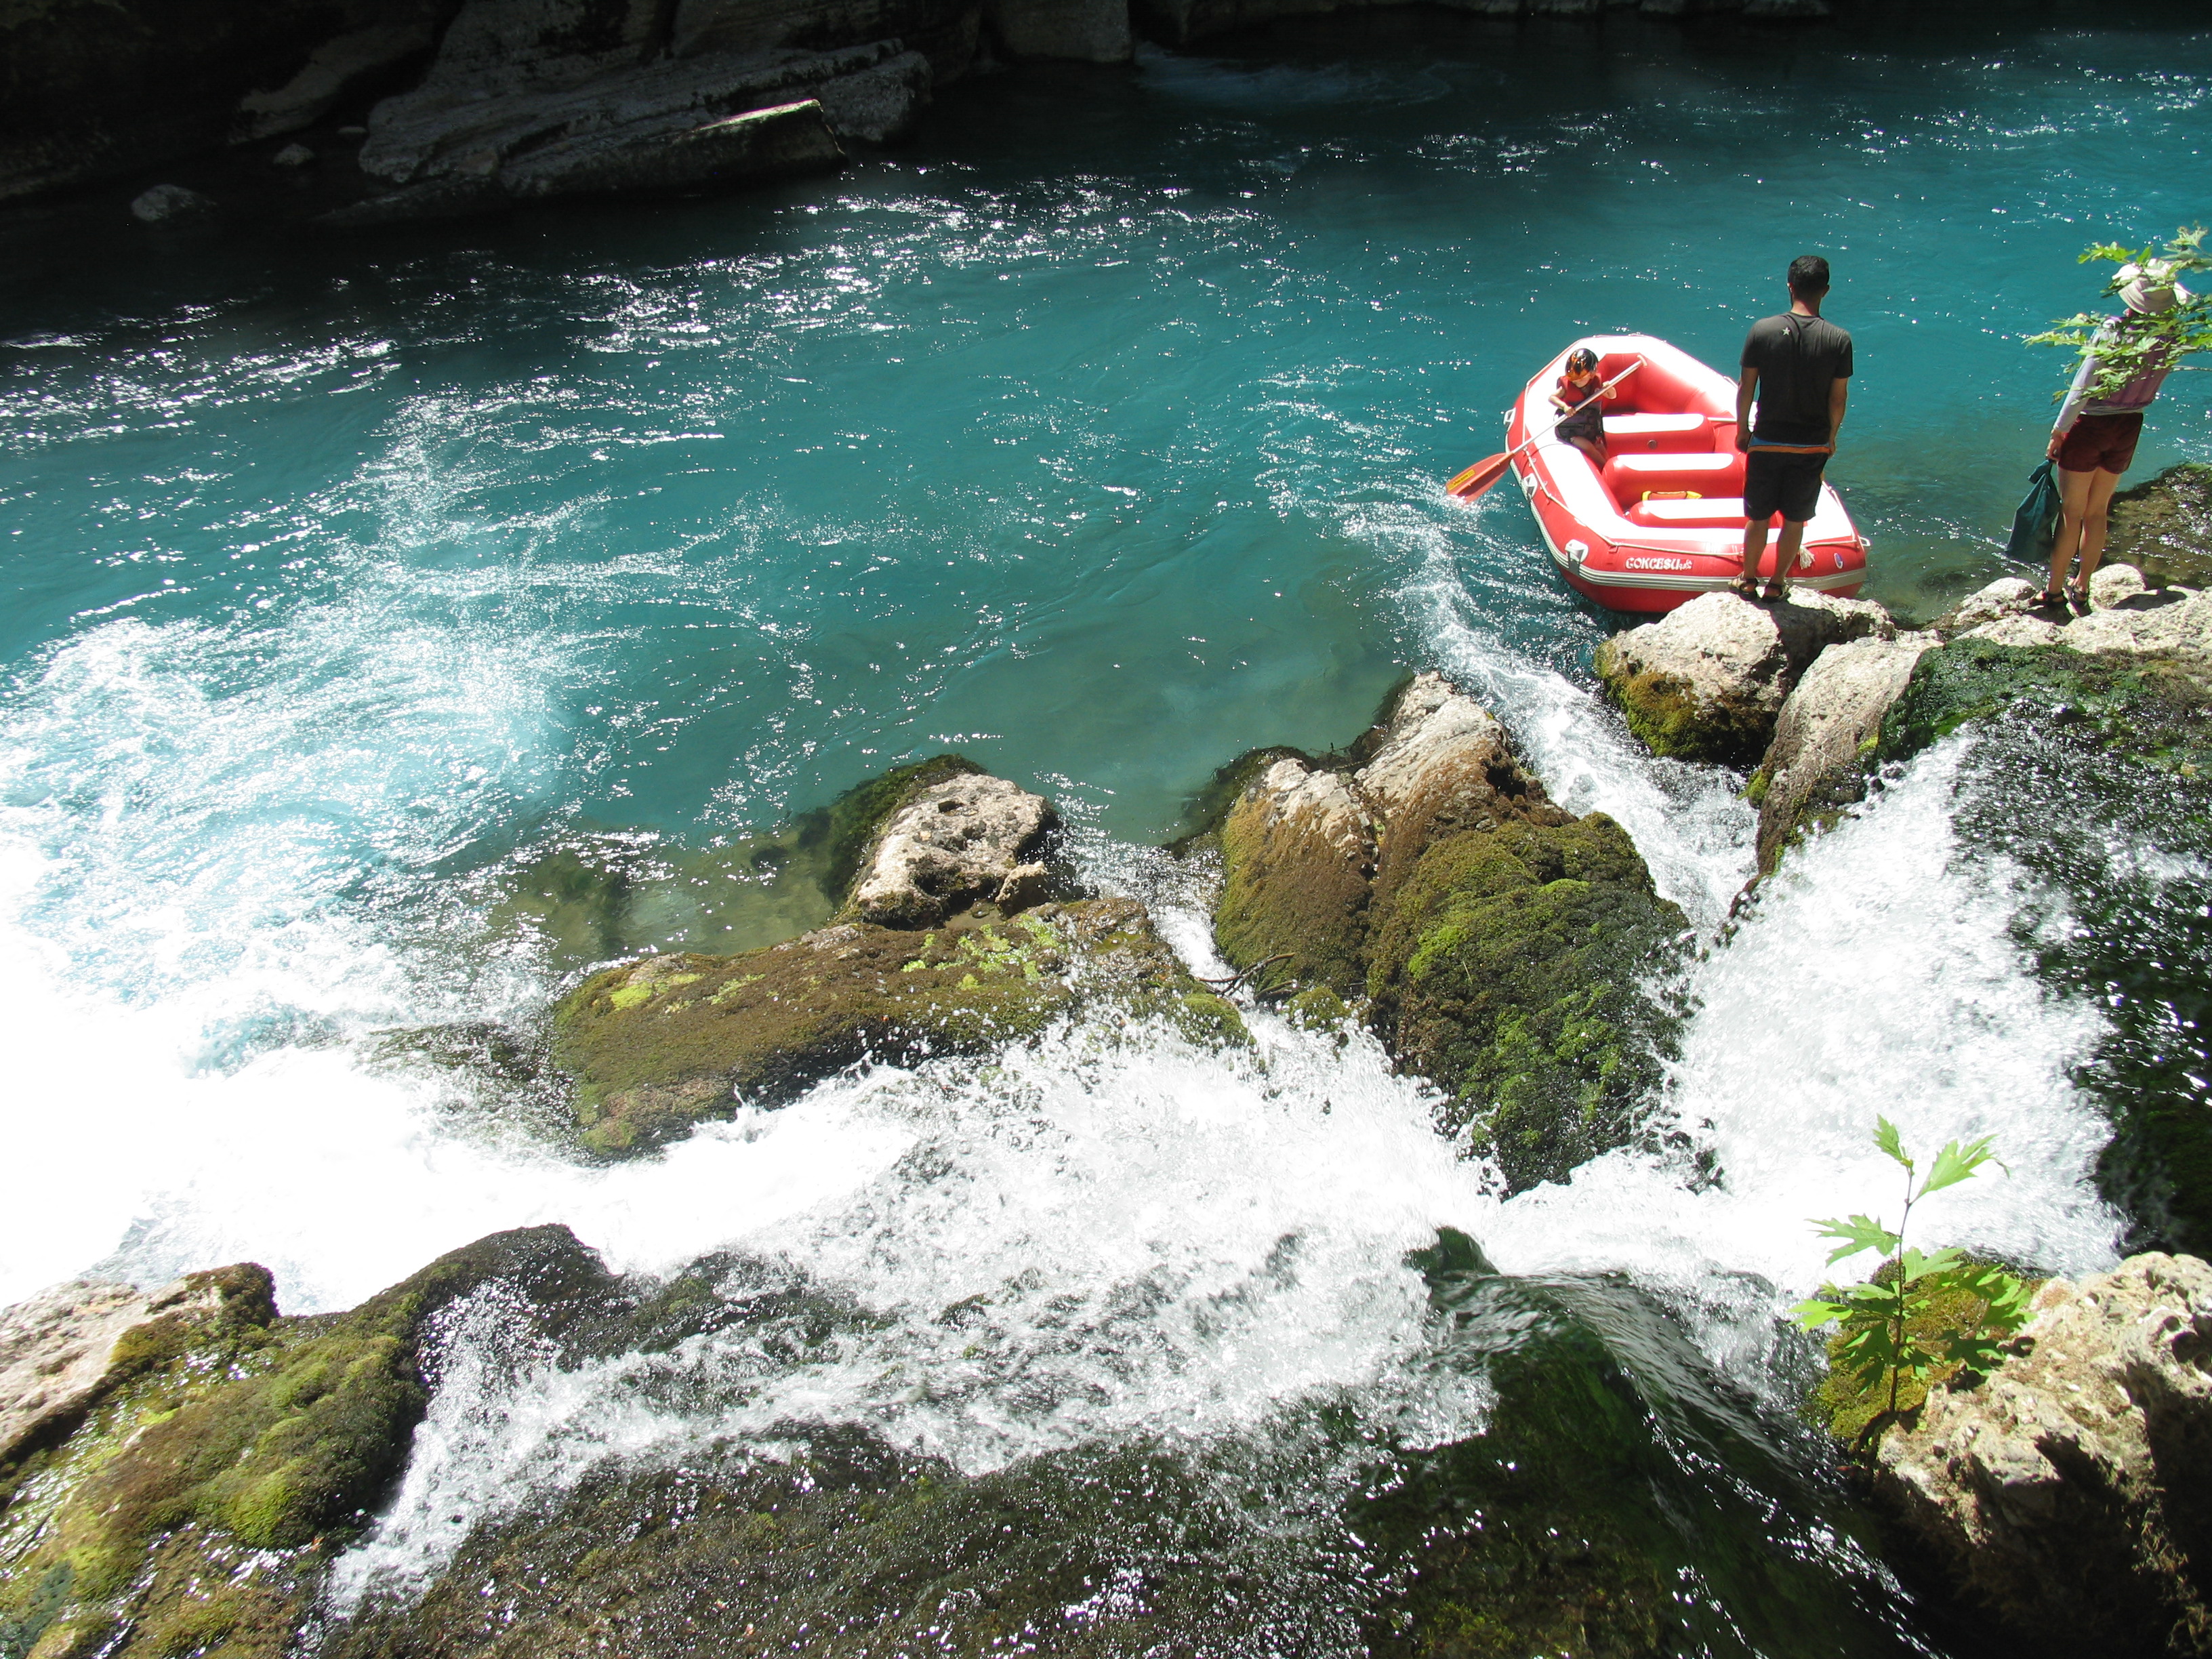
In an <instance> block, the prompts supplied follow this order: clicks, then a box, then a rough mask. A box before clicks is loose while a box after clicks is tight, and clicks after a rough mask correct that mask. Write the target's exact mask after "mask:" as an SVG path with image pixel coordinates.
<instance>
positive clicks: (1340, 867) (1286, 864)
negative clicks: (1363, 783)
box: [1213, 794, 1375, 996]
mask: <svg viewBox="0 0 2212 1659" xmlns="http://www.w3.org/2000/svg"><path fill="white" fill-rule="evenodd" d="M1353 816H1354V817H1358V816H1364V809H1359V808H1358V805H1357V803H1354V812H1353ZM1356 834H1357V842H1356V847H1355V850H1353V851H1351V852H1347V851H1346V848H1345V847H1344V845H1343V844H1342V843H1343V840H1344V836H1343V835H1342V833H1341V831H1340V830H1338V831H1337V832H1334V833H1333V832H1332V829H1331V828H1330V827H1329V826H1328V824H1327V823H1324V822H1323V820H1322V816H1321V815H1320V814H1319V813H1317V812H1316V811H1303V812H1299V813H1297V814H1295V815H1291V816H1285V815H1282V814H1280V813H1279V811H1277V810H1276V803H1275V802H1274V801H1273V800H1272V799H1270V798H1268V797H1267V796H1265V795H1261V794H1251V795H1246V796H1243V798H1241V799H1239V800H1238V801H1237V804H1236V805H1235V806H1233V807H1232V808H1231V811H1230V813H1229V816H1228V817H1227V818H1226V819H1225V821H1224V822H1223V823H1222V825H1221V829H1220V831H1219V845H1220V848H1221V865H1222V884H1221V902H1220V904H1219V905H1218V907H1217V908H1216V909H1215V911H1214V917H1213V938H1214V943H1215V945H1217V946H1218V948H1219V950H1220V951H1221V954H1222V957H1224V959H1225V960H1226V961H1227V962H1228V963H1230V964H1231V966H1232V967H1235V968H1238V969H1247V970H1252V971H1253V982H1254V984H1255V988H1257V989H1259V990H1260V991H1261V992H1262V993H1265V992H1267V991H1268V990H1270V989H1271V988H1273V987H1278V986H1288V985H1319V986H1327V987H1328V988H1329V989H1331V990H1333V991H1334V992H1336V993H1337V994H1339V995H1340V996H1357V995H1358V994H1359V990H1360V987H1361V986H1362V985H1363V984H1364V981H1365V980H1366V977H1367V969H1366V957H1367V951H1366V944H1367V906H1368V894H1369V879H1370V873H1371V871H1372V867H1373V863H1374V856H1375V854H1374V846H1373V842H1372V839H1371V837H1370V836H1368V834H1367V832H1366V828H1365V826H1364V824H1361V825H1359V827H1358V830H1357V832H1356ZM1263 964H1264V965H1263Z"/></svg>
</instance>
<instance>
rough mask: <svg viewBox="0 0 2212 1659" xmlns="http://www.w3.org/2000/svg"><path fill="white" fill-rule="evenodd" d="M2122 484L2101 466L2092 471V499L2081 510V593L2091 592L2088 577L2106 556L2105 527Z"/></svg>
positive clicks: (2083, 596) (2116, 475) (2090, 491)
mask: <svg viewBox="0 0 2212 1659" xmlns="http://www.w3.org/2000/svg"><path fill="white" fill-rule="evenodd" d="M2119 487H2120V475H2119V474H2118V473H2117V472H2107V471H2105V469H2104V468H2102V467H2099V468H2098V469H2097V470H2096V471H2094V472H2093V473H2091V474H2090V475H2089V499H2088V501H2087V502H2086V503H2085V504H2084V505H2083V507H2082V512H2081V578H2080V580H2079V581H2078V583H2077V584H2076V586H2079V587H2080V589H2081V597H2082V598H2084V599H2087V597H2088V596H2089V578H2090V577H2092V576H2093V575H2095V574H2097V567H2098V566H2099V565H2100V564H2101V563H2102V562H2104V558H2105V529H2106V521H2107V515H2108V512H2109V509H2110V508H2111V507H2112V492H2113V491H2114V490H2115V489H2118V488H2119Z"/></svg>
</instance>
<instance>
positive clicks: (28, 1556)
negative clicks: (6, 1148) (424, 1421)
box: [0, 1227, 613, 1659]
mask: <svg viewBox="0 0 2212 1659" xmlns="http://www.w3.org/2000/svg"><path fill="white" fill-rule="evenodd" d="M494 1281H497V1282H499V1283H500V1284H501V1285H505V1286H507V1288H508V1290H509V1291H511V1292H512V1293H513V1295H514V1296H516V1297H521V1298H523V1299H525V1300H526V1301H527V1302H530V1303H532V1304H549V1305H550V1304H578V1305H592V1304H595V1303H597V1302H599V1301H601V1300H603V1299H604V1298H605V1297H606V1296H607V1295H608V1294H609V1293H610V1292H611V1290H612V1288H613V1281H612V1280H611V1279H610V1277H609V1276H608V1275H607V1273H605V1269H604V1268H603V1267H601V1266H600V1264H599V1259H598V1258H597V1257H596V1256H594V1255H592V1253H591V1252H589V1251H588V1250H586V1249H583V1247H582V1246H580V1244H578V1243H576V1240H575V1239H574V1237H573V1236H572V1235H571V1234H570V1233H569V1232H568V1229H566V1228H565V1227H538V1228H526V1229H521V1230H519V1231H513V1232H507V1233H496V1234H494V1235H492V1236H491V1237H489V1238H486V1239H483V1240H480V1241H478V1242H477V1243H475V1244H472V1245H469V1246H467V1247H465V1249H459V1250H455V1251H452V1252H450V1253H448V1254H447V1255H443V1256H441V1257H440V1258H439V1259H438V1260H437V1261H434V1262H432V1263H431V1264H430V1265H429V1266H428V1267H425V1268H423V1269H422V1271H421V1272H419V1273H416V1274H414V1275H413V1276H412V1277H411V1278H410V1279H406V1280H404V1281H403V1282H402V1283H400V1284H398V1285H394V1286H393V1287H392V1288H391V1289H390V1290H387V1291H383V1292H381V1293H380V1294H379V1295H377V1296H375V1297H371V1298H370V1299H369V1300H368V1302H365V1303H363V1304H362V1305H361V1306H360V1307H358V1308H356V1309H355V1310H352V1311H351V1312H349V1313H345V1314H339V1315H331V1316H320V1317H315V1318H307V1319H280V1318H278V1317H276V1304H275V1301H274V1298H273V1296H272V1294H271V1285H270V1277H269V1274H268V1273H267V1272H266V1270H264V1269H263V1268H261V1267H257V1266H254V1265H252V1264H251V1263H245V1264H240V1266H237V1267H225V1268H218V1269H216V1270H215V1271H213V1272H210V1273H193V1274H190V1275H187V1276H186V1277H185V1279H182V1280H180V1281H179V1283H178V1284H177V1285H174V1286H172V1287H170V1288H169V1289H168V1290H167V1291H163V1292H161V1293H160V1294H158V1295H157V1296H155V1297H150V1298H148V1307H147V1312H148V1314H149V1317H146V1318H144V1319H143V1320H141V1321H139V1322H137V1323H136V1324H134V1325H132V1326H131V1328H128V1329H127V1330H125V1332H124V1333H123V1334H121V1335H120V1337H118V1339H117V1340H116V1341H115V1343H114V1345H113V1347H112V1352H111V1354H110V1357H109V1360H108V1371H109V1374H110V1376H111V1381H110V1383H109V1384H108V1387H107V1390H106V1395H104V1396H103V1397H102V1399H101V1400H100V1401H98V1402H97V1404H96V1405H95V1406H94V1408H93V1409H92V1411H91V1412H90V1413H89V1414H88V1415H86V1416H84V1417H83V1418H82V1420H81V1421H80V1422H78V1423H76V1424H75V1425H73V1426H72V1428H71V1430H70V1432H69V1433H68V1434H67V1435H66V1436H65V1437H63V1438H61V1439H60V1440H59V1441H58V1443H55V1444H52V1445H49V1446H45V1447H42V1448H41V1449H39V1450H38V1451H37V1452H35V1453H34V1454H33V1455H32V1456H31V1457H30V1459H29V1460H28V1462H27V1463H26V1464H25V1465H23V1466H22V1468H20V1469H19V1470H18V1471H16V1472H15V1480H14V1482H13V1486H12V1490H8V1489H6V1488H4V1487H0V1499H4V1500H5V1501H6V1502H7V1504H8V1520H9V1525H10V1528H11V1531H12V1532H13V1533H14V1535H15V1537H17V1538H18V1539H22V1540H26V1541H28V1544H29V1547H28V1548H27V1550H26V1551H25V1553H23V1554H21V1555H20V1556H18V1557H17V1558H16V1559H15V1560H14V1561H12V1562H11V1564H10V1565H11V1572H10V1574H9V1577H7V1578H6V1580H5V1581H4V1582H0V1634H4V1635H5V1636H6V1638H8V1639H9V1641H10V1643H11V1646H10V1651H14V1652H36V1653H38V1654H40V1655H64V1654H67V1655H75V1654H81V1653H91V1652H94V1651H98V1652H100V1653H105V1654H112V1655H116V1656H118V1659H165V1656H173V1655H179V1654H184V1653H188V1652H210V1653H211V1652H213V1651H216V1650H218V1649H220V1650H222V1651H225V1652H228V1653H233V1654H237V1655H240V1656H244V1655H249V1654H250V1655H253V1656H257V1659H258V1656H264V1655H265V1656H268V1659H276V1656H277V1655H280V1654H282V1653H283V1652H285V1651H288V1650H289V1646H288V1644H289V1641H290V1640H291V1639H292V1638H293V1637H294V1636H295V1633H296V1632H297V1630H298V1627H299V1625H300V1622H301V1620H302V1619H303V1618H304V1617H305V1616H306V1615H307V1612H308V1610H309V1608H310V1607H312V1606H313V1600H314V1596H315V1594H316V1592H317V1590H318V1589H319V1584H320V1582H321V1575H322V1573H323V1571H324V1570H325V1568H326V1566H327V1565H328V1561H329V1559H330V1558H331V1555H332V1554H334V1553H335V1552H336V1550H337V1547H339V1546H340V1545H342V1544H343V1542H344V1541H346V1539H347V1538H348V1537H349V1536H350V1535H351V1533H352V1532H353V1531H354V1530H356V1529H357V1528H359V1526H360V1525H361V1524H362V1522H364V1521H365V1520H366V1518H367V1511H368V1506H370V1505H371V1504H374V1503H375V1502H376V1501H377V1500H378V1499H379V1498H380V1497H381V1496H382V1494H383V1492H384V1491H385V1489H386V1486H387V1484H388V1483H389V1481H390V1480H391V1479H392V1476H393V1475H394V1474H396V1473H397V1472H398V1468H399V1466H400V1464H401V1462H403V1460H404V1457H405V1455H406V1451H407V1447H408V1443H409V1439H410V1436H411V1435H412V1433H413V1431H414V1427H415V1425H416V1422H417V1421H418V1420H420V1419H421V1416H422V1408H423V1404H424V1401H425V1391H424V1386H423V1382H422V1374H421V1363H422V1353H423V1348H424V1344H425V1343H426V1341H427V1340H428V1337H429V1335H430V1333H431V1332H432V1330H433V1328H434V1327H435V1320H436V1318H437V1316H438V1315H439V1314H440V1313H441V1312H442V1311H443V1310H445V1309H446V1308H447V1307H448V1306H450V1305H451V1304H453V1303H454V1302H455V1301H457V1300H459V1298H460V1297H464V1296H467V1295H469V1294H471V1293H472V1292H474V1291H478V1290H480V1289H482V1288H483V1287H484V1286H485V1285H488V1284H489V1283H491V1282H494ZM18 1313H20V1310H11V1313H10V1315H9V1316H7V1320H6V1322H7V1323H9V1324H10V1325H14V1324H15V1323H17V1322H19V1320H18V1318H17V1315H18ZM225 1644H228V1645H225Z"/></svg>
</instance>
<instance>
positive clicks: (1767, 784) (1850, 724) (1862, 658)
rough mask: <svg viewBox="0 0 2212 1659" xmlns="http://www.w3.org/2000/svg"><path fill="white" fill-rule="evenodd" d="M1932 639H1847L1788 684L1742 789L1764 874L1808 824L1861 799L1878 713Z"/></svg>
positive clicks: (1815, 825) (1828, 819) (1829, 819)
mask: <svg viewBox="0 0 2212 1659" xmlns="http://www.w3.org/2000/svg"><path fill="white" fill-rule="evenodd" d="M1937 645H1938V641H1936V637H1935V636H1934V635H1930V634H1906V635H1899V636H1898V637H1896V638H1894V639H1882V638H1881V637H1879V636H1877V635H1868V636H1867V637H1865V638H1863V639H1857V640H1851V641H1846V642H1845V643H1844V644H1842V645H1838V646H1832V647H1830V648H1829V649H1827V650H1826V651H1823V652H1822V653H1820V655H1819V656H1818V657H1816V658H1815V659H1814V661H1813V665H1812V667H1811V668H1809V669H1808V670H1807V671H1805V674H1804V677H1803V678H1802V679H1800V680H1799V681H1798V682H1797V684H1796V685H1795V686H1793V687H1792V688H1791V689H1790V696H1789V697H1788V699H1787V700H1786V701H1785V702H1784V703H1783V705H1782V713H1781V714H1780V715H1779V716H1778V718H1777V720H1775V723H1774V740H1773V742H1772V743H1771V744H1768V745H1767V750H1766V754H1765V758H1764V759H1762V760H1761V761H1760V762H1759V769H1758V771H1756V772H1754V773H1753V775H1752V779H1751V784H1750V787H1749V790H1748V791H1747V793H1748V794H1749V796H1750V798H1751V800H1752V803H1753V805H1755V806H1757V807H1758V808H1759V873H1760V874H1761V875H1771V874H1772V873H1773V872H1774V871H1775V868H1776V867H1777V866H1778V865H1779V864H1780V863H1781V861H1782V855H1783V854H1784V852H1786V851H1787V850H1788V849H1789V848H1790V846H1791V845H1792V844H1793V843H1794V842H1796V841H1797V840H1798V839H1799V838H1800V837H1801V836H1803V835H1804V834H1806V832H1807V831H1808V830H1811V829H1820V828H1824V827H1826V825H1827V824H1829V823H1833V822H1834V821H1835V820H1836V819H1837V818H1838V817H1840V816H1841V815H1842V813H1843V812H1844V809H1845V808H1847V807H1849V806H1850V805H1853V804H1855V803H1856V802H1858V801H1860V800H1863V799H1865V798H1866V787H1867V771H1866V759H1867V756H1868V755H1869V752H1871V750H1872V749H1873V747H1874V744H1875V738H1876V735H1877V734H1878V733H1879V732H1881V720H1882V716H1883V715H1884V714H1887V713H1888V712H1889V707H1890V705H1891V704H1892V703H1893V702H1896V701H1897V699H1898V696H1899V694H1900V693H1901V692H1903V690H1905V684H1906V683H1907V682H1908V681H1910V680H1911V678H1912V670H1913V665H1915V664H1917V662H1918V661H1919V660H1920V656H1921V653H1923V652H1924V651H1930V650H1934V649H1936V647H1937Z"/></svg>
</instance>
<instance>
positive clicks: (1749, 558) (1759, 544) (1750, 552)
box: [1743, 519, 1787, 582]
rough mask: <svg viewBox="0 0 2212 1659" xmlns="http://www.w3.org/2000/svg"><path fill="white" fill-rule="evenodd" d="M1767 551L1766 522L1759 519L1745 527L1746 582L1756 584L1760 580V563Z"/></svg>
mask: <svg viewBox="0 0 2212 1659" xmlns="http://www.w3.org/2000/svg"><path fill="white" fill-rule="evenodd" d="M1784 533H1785V534H1786V533H1787V532H1784ZM1765 551H1766V520H1764V519H1759V520H1752V521H1750V522H1748V523H1747V524H1746V525H1745V526H1744V527H1743V579H1744V580H1746V581H1747V582H1755V581H1757V580H1759V557H1760V556H1761V555H1763V554H1764V553H1765Z"/></svg>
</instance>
